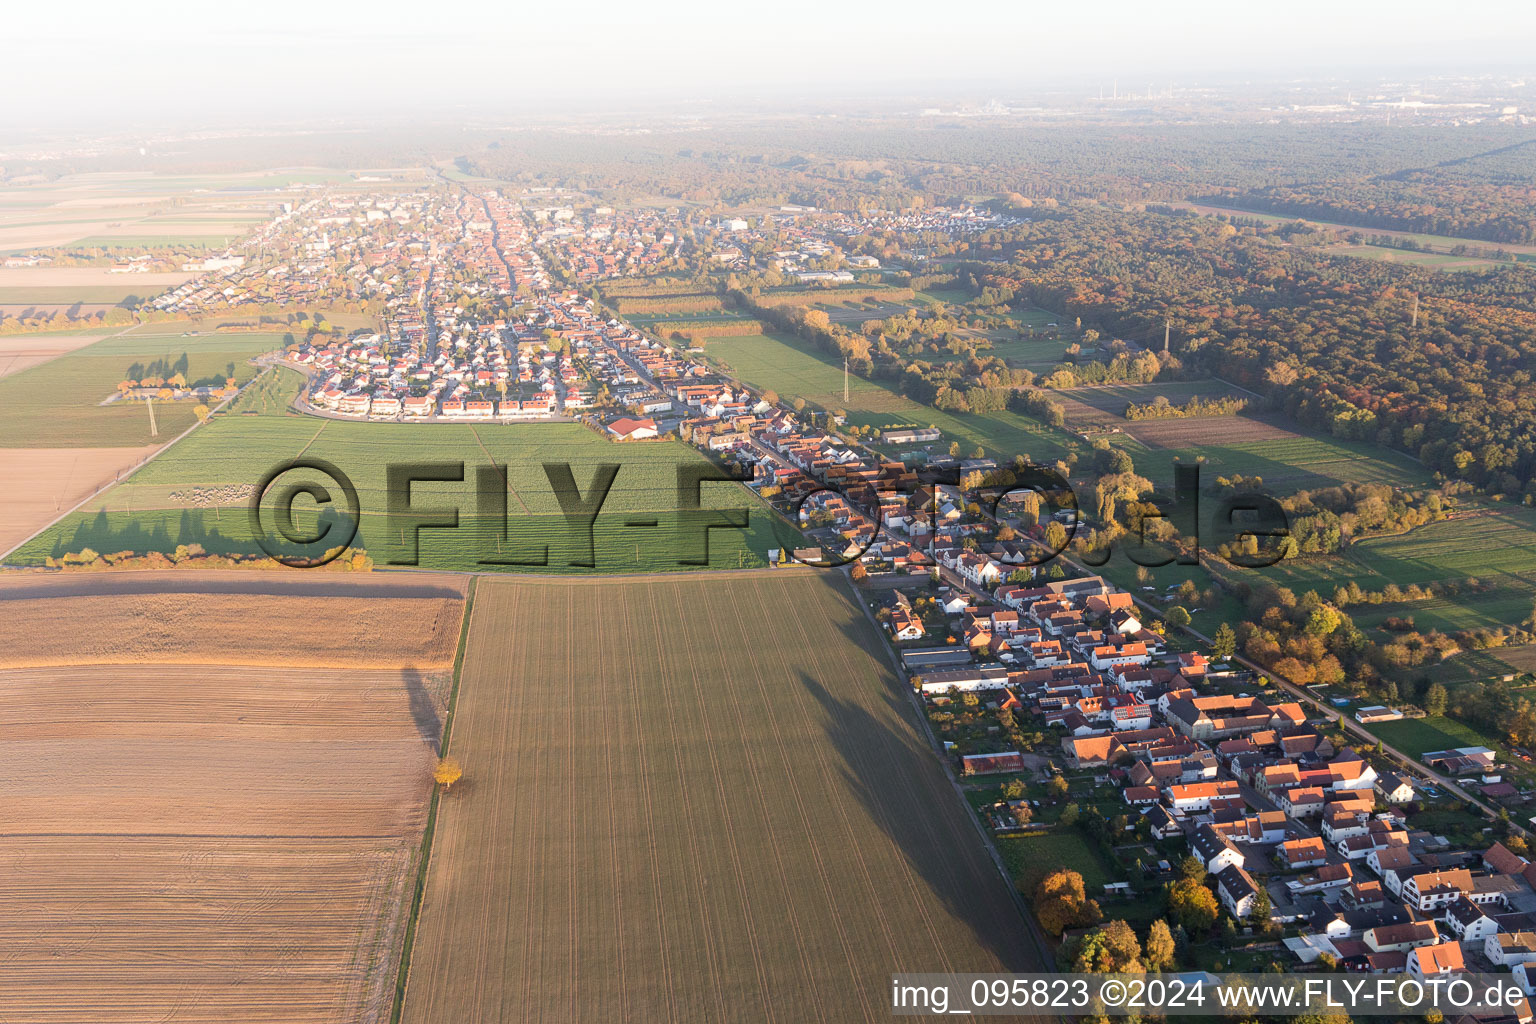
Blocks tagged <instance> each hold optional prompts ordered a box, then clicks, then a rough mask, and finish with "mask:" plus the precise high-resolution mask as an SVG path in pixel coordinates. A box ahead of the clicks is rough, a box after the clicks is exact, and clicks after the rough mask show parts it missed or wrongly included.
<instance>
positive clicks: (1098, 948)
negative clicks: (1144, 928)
mask: <svg viewBox="0 0 1536 1024" xmlns="http://www.w3.org/2000/svg"><path fill="white" fill-rule="evenodd" d="M1072 969H1073V970H1074V971H1076V972H1078V973H1081V974H1089V973H1102V974H1141V973H1142V972H1144V971H1145V970H1146V967H1145V966H1144V965H1143V964H1142V959H1141V943H1140V942H1138V941H1136V933H1135V932H1134V931H1132V930H1131V926H1130V925H1128V924H1126V923H1125V922H1124V921H1118V920H1117V921H1110V922H1109V923H1108V924H1105V925H1103V926H1102V927H1099V928H1095V929H1094V930H1093V931H1091V932H1089V933H1088V935H1087V936H1085V937H1084V938H1083V944H1082V946H1080V947H1079V948H1078V951H1077V962H1076V963H1074V964H1073V965H1072Z"/></svg>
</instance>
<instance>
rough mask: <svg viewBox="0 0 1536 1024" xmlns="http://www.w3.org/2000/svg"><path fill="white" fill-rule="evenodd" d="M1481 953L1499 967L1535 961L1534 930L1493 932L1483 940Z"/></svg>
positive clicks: (1535, 942) (1535, 944) (1535, 933)
mask: <svg viewBox="0 0 1536 1024" xmlns="http://www.w3.org/2000/svg"><path fill="white" fill-rule="evenodd" d="M1483 955H1484V956H1486V957H1487V958H1488V959H1489V960H1490V961H1492V962H1493V963H1496V964H1498V965H1499V966H1500V967H1509V966H1512V965H1514V964H1525V963H1536V932H1494V933H1493V934H1491V935H1489V936H1488V937H1487V938H1486V939H1484V940H1483ZM1533 973H1536V972H1533Z"/></svg>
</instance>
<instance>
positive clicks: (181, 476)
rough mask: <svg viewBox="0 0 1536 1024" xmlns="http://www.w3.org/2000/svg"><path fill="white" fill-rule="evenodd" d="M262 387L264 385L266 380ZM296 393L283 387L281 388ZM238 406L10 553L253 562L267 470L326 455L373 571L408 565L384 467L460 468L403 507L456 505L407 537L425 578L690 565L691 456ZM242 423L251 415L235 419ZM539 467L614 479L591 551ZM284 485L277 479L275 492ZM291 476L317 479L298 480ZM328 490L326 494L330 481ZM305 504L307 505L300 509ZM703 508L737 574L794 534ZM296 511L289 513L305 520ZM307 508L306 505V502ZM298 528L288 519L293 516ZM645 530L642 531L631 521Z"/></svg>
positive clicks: (663, 449)
mask: <svg viewBox="0 0 1536 1024" xmlns="http://www.w3.org/2000/svg"><path fill="white" fill-rule="evenodd" d="M273 379H274V380H275V378H273ZM285 379H287V380H288V381H289V382H290V383H296V381H297V378H296V376H294V375H291V374H290V375H289V377H287V378H285ZM254 387H255V388H257V389H258V390H256V391H253V392H251V393H250V394H248V395H242V396H241V399H239V400H238V402H237V404H235V405H234V406H233V407H232V409H231V411H229V412H227V413H224V414H221V415H219V416H218V417H216V418H215V419H214V420H213V421H212V422H211V423H210V424H209V425H208V426H206V427H204V428H202V429H200V430H198V431H196V432H194V433H193V434H192V435H191V436H189V437H187V438H186V439H185V440H184V441H183V442H181V443H180V444H178V445H176V446H175V447H174V448H172V449H170V450H169V451H167V452H166V453H165V454H164V455H162V456H160V457H159V458H158V459H156V460H155V461H154V462H152V463H149V464H148V465H146V466H145V467H144V468H143V469H142V470H141V471H140V472H138V473H136V474H135V475H134V476H132V477H131V478H129V479H128V480H127V481H125V482H124V483H123V484H122V485H120V486H119V487H117V488H114V489H113V490H111V491H109V492H107V493H106V494H104V495H103V496H102V497H101V499H100V500H99V501H96V502H93V503H92V504H91V505H90V506H88V507H87V508H85V509H83V510H81V511H80V512H79V513H76V514H75V515H74V516H73V517H71V518H70V519H68V520H66V521H65V522H64V523H61V524H60V525H59V526H58V527H55V528H54V529H53V530H50V531H48V532H47V533H45V534H44V535H43V536H41V537H38V538H36V539H34V540H33V541H32V542H31V543H29V544H28V545H26V546H25V547H24V548H22V550H21V551H19V552H17V553H16V555H15V556H13V559H12V560H13V561H16V562H18V563H19V564H34V563H39V562H41V561H42V560H43V559H44V558H45V557H47V556H50V555H55V556H56V555H58V554H62V553H64V552H65V551H78V550H80V549H81V548H82V547H90V548H92V549H93V550H95V551H98V552H110V551H119V550H134V551H147V550H162V551H169V550H171V549H173V548H174V547H175V546H176V545H178V544H186V543H192V542H197V543H200V544H202V545H203V546H204V547H205V548H206V549H207V550H209V551H211V552H215V553H219V554H227V553H233V552H245V553H253V552H255V551H256V550H257V549H256V546H255V543H254V538H253V537H252V535H251V530H250V525H249V519H248V515H247V504H248V501H249V498H250V496H251V494H252V493H253V491H254V488H255V485H256V484H257V483H258V482H259V481H260V480H261V479H262V477H263V475H264V474H266V473H267V472H268V471H270V470H272V469H274V468H275V467H279V466H281V465H283V464H285V463H287V462H288V461H289V460H291V459H294V458H296V457H298V456H299V455H300V454H303V455H304V456H305V457H307V458H318V459H324V460H327V461H329V462H331V463H332V464H334V465H335V466H337V467H338V468H339V469H340V470H341V471H342V472H344V473H346V474H347V475H348V477H349V478H350V479H351V480H352V481H353V482H354V483H355V485H356V487H357V490H358V495H359V505H360V506H361V508H362V511H363V517H362V523H361V527H360V530H359V536H358V540H357V542H356V544H357V545H358V546H362V547H365V548H367V550H368V552H369V553H370V554H371V555H372V556H373V557H374V559H375V561H376V562H377V563H379V564H380V565H383V564H384V563H386V562H389V561H397V560H401V559H405V558H408V557H410V556H411V553H412V532H411V530H410V529H409V528H408V526H407V525H406V524H405V523H404V522H401V523H392V522H391V520H390V517H389V516H388V514H387V511H388V493H389V492H388V484H387V469H388V466H389V465H391V464H406V463H424V462H438V463H442V462H446V463H450V464H452V465H455V466H456V465H458V464H461V463H462V464H463V465H464V467H465V469H464V481H463V482H462V483H417V484H415V485H413V487H412V489H411V501H412V504H413V505H414V506H415V507H416V508H449V509H452V508H455V507H456V508H458V509H459V510H460V523H461V525H460V528H459V529H457V530H433V529H426V530H422V531H421V533H420V549H419V551H420V563H421V565H422V566H423V567H426V568H439V569H442V568H453V569H461V570H488V569H495V568H497V566H495V565H489V564H482V562H483V561H484V560H507V559H516V560H519V561H522V562H530V561H533V560H536V559H537V558H538V557H539V555H540V553H541V552H542V550H543V549H544V548H545V547H546V546H547V548H548V556H547V557H548V565H544V566H539V565H517V566H511V565H506V566H501V568H512V569H515V570H516V571H521V572H568V571H570V567H571V565H572V563H573V561H579V560H588V559H587V556H588V555H589V554H590V555H591V556H592V557H591V559H590V560H591V561H594V562H595V563H596V564H595V566H594V568H596V569H598V570H600V571H605V572H636V571H655V570H658V569H660V570H671V569H677V568H682V567H683V566H679V564H678V561H679V559H680V558H682V557H690V558H696V559H701V558H703V557H705V553H704V552H703V551H702V550H701V549H700V548H699V547H698V545H699V544H700V543H701V540H700V538H701V537H702V536H703V535H704V534H703V530H702V529H701V528H698V527H696V526H689V527H688V533H687V536H686V538H680V536H679V531H680V530H682V529H683V528H684V526H685V523H686V522H687V520H686V516H685V515H684V514H682V513H681V512H680V505H679V501H678V497H677V470H678V466H679V465H686V464H694V465H701V464H704V460H703V457H702V456H700V455H699V454H697V453H696V452H695V451H694V450H693V449H692V448H690V447H688V446H686V445H683V444H681V443H676V442H659V443H644V444H630V445H621V444H616V443H614V442H610V441H608V440H607V439H605V438H602V437H599V436H598V435H597V434H595V433H593V432H592V431H591V430H589V429H587V428H586V427H583V426H581V425H579V424H571V423H535V424H510V425H509V424H485V425H476V426H471V425H468V424H463V425H461V424H392V423H367V422H358V421H345V420H328V419H320V418H316V417H307V416H299V415H294V414H285V409H286V398H285V397H284V396H285V395H291V392H285V391H283V390H282V388H281V387H279V386H278V385H277V384H275V383H274V384H271V385H269V384H268V383H267V381H266V380H265V379H264V380H263V381H262V382H261V383H259V384H257V385H254ZM245 413H249V414H248V415H247V414H245ZM545 463H550V464H556V465H569V466H570V469H571V474H572V478H573V480H574V482H575V484H576V486H577V488H578V490H579V491H580V492H581V494H582V495H584V496H590V494H591V493H592V492H591V490H590V488H591V483H592V481H593V479H594V474H595V473H596V472H597V469H598V467H599V466H600V465H602V464H614V465H617V466H618V467H619V468H618V469H617V471H616V475H615V476H614V478H613V484H612V487H611V488H610V490H609V491H608V496H607V498H606V499H605V501H604V502H603V505H602V509H601V511H600V512H599V514H598V516H597V519H596V521H595V523H594V525H593V528H592V541H591V545H590V549H589V547H588V543H587V539H586V537H585V535H584V534H582V533H581V532H580V531H576V532H573V530H572V529H571V528H570V526H569V525H568V522H567V519H566V518H565V516H564V515H563V514H562V512H561V506H560V503H559V501H558V500H557V498H556V496H555V491H554V488H553V485H552V484H551V483H550V480H549V477H548V476H547V475H546V471H545V470H544V468H543V465H544V464H545ZM481 470H485V471H487V472H494V473H495V474H496V477H497V482H500V479H501V478H504V479H505V480H506V482H507V486H508V495H507V506H506V509H507V515H508V519H507V526H506V536H505V537H501V536H500V535H499V532H498V530H497V520H496V519H495V518H491V517H486V516H482V515H480V514H479V509H478V499H477V494H476V489H477V487H476V475H477V473H478V472H480V471H481ZM289 479H290V478H289V477H287V476H285V477H284V482H285V483H286V482H288V481H289ZM293 479H295V480H298V479H305V480H308V479H318V478H316V477H310V476H300V475H298V474H296V475H295V476H294V477H293ZM332 486H334V485H332ZM305 500H306V501H307V499H305ZM701 505H702V507H703V508H704V509H711V508H714V509H738V510H744V512H745V514H746V517H747V529H745V530H739V529H713V530H710V531H708V553H707V557H708V560H709V564H710V565H711V566H713V567H715V568H736V567H738V566H742V565H762V564H765V563H766V560H767V552H768V550H769V549H770V548H776V547H780V546H782V545H783V544H784V543H785V541H788V542H790V543H798V541H799V538H798V535H797V534H794V533H792V532H790V531H788V530H787V529H786V530H785V531H784V532H785V534H786V536H783V537H780V536H779V534H778V533H777V532H776V531H775V528H774V525H773V524H774V522H775V519H774V514H773V513H772V512H771V510H770V509H769V508H768V507H767V506H766V505H765V504H763V503H762V502H761V501H759V499H758V498H757V497H756V496H755V495H753V494H751V493H750V492H749V491H747V490H746V489H745V488H743V487H741V486H740V485H739V484H735V483H729V482H720V483H706V484H704V485H703V487H702V491H701ZM305 507H306V506H305V504H303V502H301V503H300V504H299V505H298V506H297V508H298V510H299V511H300V513H302V512H303V510H304V509H305ZM310 507H312V506H310ZM296 518H298V517H296ZM648 520H655V525H651V526H646V525H630V524H631V523H643V522H644V521H648Z"/></svg>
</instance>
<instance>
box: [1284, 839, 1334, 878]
mask: <svg viewBox="0 0 1536 1024" xmlns="http://www.w3.org/2000/svg"><path fill="white" fill-rule="evenodd" d="M1275 857H1276V859H1277V860H1279V861H1280V863H1281V864H1283V865H1285V867H1286V868H1288V869H1290V870H1293V871H1294V870H1296V869H1298V868H1315V867H1317V866H1318V865H1320V864H1326V863H1328V846H1327V844H1325V843H1324V842H1323V840H1322V839H1321V838H1319V837H1318V836H1308V837H1306V838H1305V839H1292V840H1291V841H1289V842H1286V843H1281V844H1280V845H1279V846H1278V847H1277V848H1276V849H1275Z"/></svg>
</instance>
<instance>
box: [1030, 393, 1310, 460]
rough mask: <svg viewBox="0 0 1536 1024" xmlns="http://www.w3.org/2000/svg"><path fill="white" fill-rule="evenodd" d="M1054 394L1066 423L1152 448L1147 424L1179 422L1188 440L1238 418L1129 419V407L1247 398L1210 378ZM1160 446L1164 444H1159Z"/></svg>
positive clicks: (1225, 427)
mask: <svg viewBox="0 0 1536 1024" xmlns="http://www.w3.org/2000/svg"><path fill="white" fill-rule="evenodd" d="M1054 395H1055V397H1056V399H1057V400H1058V401H1059V402H1061V404H1062V406H1063V408H1064V409H1065V412H1066V415H1067V426H1069V427H1071V428H1072V429H1074V430H1083V431H1087V432H1089V433H1096V434H1097V433H1110V432H1116V433H1124V434H1129V435H1130V436H1132V437H1134V438H1135V439H1136V440H1138V441H1142V442H1143V443H1145V444H1148V446H1149V447H1150V446H1152V445H1153V444H1155V442H1152V441H1149V440H1148V439H1147V438H1144V437H1143V436H1142V432H1143V428H1145V427H1160V426H1166V425H1173V424H1177V425H1179V426H1181V427H1182V428H1183V431H1184V434H1185V440H1186V443H1187V440H1188V439H1189V437H1190V436H1197V435H1198V434H1206V435H1209V434H1211V433H1215V432H1218V431H1220V432H1221V433H1223V434H1225V433H1226V429H1227V425H1228V424H1230V423H1232V421H1234V420H1237V419H1239V417H1236V416H1201V417H1196V418H1192V419H1184V418H1170V419H1166V420H1161V419H1159V420H1128V419H1126V418H1125V410H1126V407H1127V406H1129V405H1131V404H1136V405H1150V404H1151V403H1152V402H1154V401H1156V400H1157V399H1158V398H1159V397H1162V398H1166V399H1168V401H1169V403H1170V404H1172V405H1184V404H1185V403H1187V402H1188V401H1189V400H1190V399H1192V398H1196V397H1198V398H1217V397H1225V396H1228V395H1237V396H1239V397H1244V393H1243V392H1242V391H1241V389H1239V388H1234V387H1230V386H1229V385H1226V384H1223V383H1222V382H1221V381H1219V380H1214V379H1210V378H1207V379H1204V380H1175V381H1160V382H1158V383H1156V384H1105V385H1100V386H1096V387H1079V388H1071V389H1069V390H1064V391H1057V392H1054ZM1191 427H1194V428H1196V429H1191ZM1278 436H1284V435H1283V434H1280V435H1278ZM1292 436H1294V435H1292ZM1158 447H1164V446H1163V445H1158Z"/></svg>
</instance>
